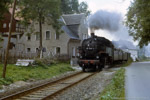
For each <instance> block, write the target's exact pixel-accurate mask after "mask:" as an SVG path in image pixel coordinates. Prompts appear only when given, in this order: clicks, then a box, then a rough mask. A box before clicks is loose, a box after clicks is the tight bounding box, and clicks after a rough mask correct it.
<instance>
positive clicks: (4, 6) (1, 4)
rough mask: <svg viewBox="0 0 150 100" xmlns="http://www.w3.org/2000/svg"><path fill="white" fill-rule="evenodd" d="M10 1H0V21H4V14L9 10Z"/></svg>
mask: <svg viewBox="0 0 150 100" xmlns="http://www.w3.org/2000/svg"><path fill="white" fill-rule="evenodd" d="M9 2H10V0H0V20H2V19H3V17H4V16H3V14H4V13H5V12H6V11H7V10H8V4H9Z"/></svg>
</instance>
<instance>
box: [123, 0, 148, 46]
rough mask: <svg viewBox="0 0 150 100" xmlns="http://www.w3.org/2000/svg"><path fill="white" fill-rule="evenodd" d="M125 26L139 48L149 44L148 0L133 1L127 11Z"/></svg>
mask: <svg viewBox="0 0 150 100" xmlns="http://www.w3.org/2000/svg"><path fill="white" fill-rule="evenodd" d="M126 16H127V18H126V22H125V23H126V25H127V26H128V27H129V33H130V35H131V36H133V38H134V40H138V41H139V46H140V47H142V46H144V45H148V43H149V42H150V0H134V1H133V2H132V3H131V5H130V7H129V10H128V13H127V15H126Z"/></svg>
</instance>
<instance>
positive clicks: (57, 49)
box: [55, 47, 60, 55]
mask: <svg viewBox="0 0 150 100" xmlns="http://www.w3.org/2000/svg"><path fill="white" fill-rule="evenodd" d="M55 53H56V55H59V54H60V47H56V51H55Z"/></svg>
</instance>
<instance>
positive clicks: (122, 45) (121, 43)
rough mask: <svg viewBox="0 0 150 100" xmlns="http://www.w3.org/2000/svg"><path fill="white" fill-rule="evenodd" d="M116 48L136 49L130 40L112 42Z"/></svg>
mask: <svg viewBox="0 0 150 100" xmlns="http://www.w3.org/2000/svg"><path fill="white" fill-rule="evenodd" d="M112 43H113V44H114V46H115V48H119V49H136V46H135V45H134V44H133V43H132V42H131V41H128V40H119V41H112Z"/></svg>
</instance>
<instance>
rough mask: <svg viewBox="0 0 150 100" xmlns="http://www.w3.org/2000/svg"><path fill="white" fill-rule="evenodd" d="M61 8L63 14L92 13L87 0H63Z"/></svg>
mask: <svg viewBox="0 0 150 100" xmlns="http://www.w3.org/2000/svg"><path fill="white" fill-rule="evenodd" d="M61 9H62V13H63V14H74V13H76V14H79V13H85V14H86V15H89V14H90V11H89V10H88V5H87V3H86V2H81V3H79V2H78V0H61Z"/></svg>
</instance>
